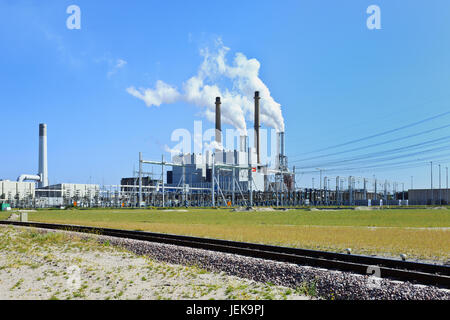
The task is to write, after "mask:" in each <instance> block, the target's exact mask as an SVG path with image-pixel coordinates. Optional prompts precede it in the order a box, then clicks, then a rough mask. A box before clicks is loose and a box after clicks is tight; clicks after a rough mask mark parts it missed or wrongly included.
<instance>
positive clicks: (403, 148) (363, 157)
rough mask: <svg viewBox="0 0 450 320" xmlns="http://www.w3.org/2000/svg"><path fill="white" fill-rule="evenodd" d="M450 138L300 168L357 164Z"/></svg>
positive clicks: (428, 150) (438, 142) (439, 142)
mask: <svg viewBox="0 0 450 320" xmlns="http://www.w3.org/2000/svg"><path fill="white" fill-rule="evenodd" d="M449 138H450V136H446V137H441V138H438V139H433V140H429V141H425V142H421V143H416V144H412V145H409V146H404V147H400V148H395V149H390V150H383V151H377V152H372V153H367V154H363V155H359V156H356V157H352V158H347V159H344V160H330V161H328V162H323V163H314V164H312V165H308V166H306V167H305V166H303V167H302V168H309V167H314V166H317V167H321V166H322V167H323V166H329V165H338V164H340V163H347V162H358V160H363V159H370V158H377V157H380V156H383V155H386V154H395V153H399V152H404V151H408V150H414V149H417V148H418V147H422V146H426V145H430V146H432V145H438V144H441V143H443V142H447V141H448V139H449ZM441 148H445V147H440V148H432V149H427V150H423V151H420V152H419V153H421V152H424V153H425V152H430V151H431V152H433V151H434V150H441ZM415 154H416V153H412V154H411V155H415ZM406 156H408V154H407V155H402V156H400V157H406ZM298 161H300V160H295V161H292V162H298ZM368 161H380V160H379V159H370V160H368Z"/></svg>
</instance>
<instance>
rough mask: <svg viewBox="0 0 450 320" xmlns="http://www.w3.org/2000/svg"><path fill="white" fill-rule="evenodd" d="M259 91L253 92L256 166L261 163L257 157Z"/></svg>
mask: <svg viewBox="0 0 450 320" xmlns="http://www.w3.org/2000/svg"><path fill="white" fill-rule="evenodd" d="M259 99H260V97H259V91H255V148H256V156H257V161H258V164H260V163H261V161H260V156H259Z"/></svg>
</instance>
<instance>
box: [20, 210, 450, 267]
mask: <svg viewBox="0 0 450 320" xmlns="http://www.w3.org/2000/svg"><path fill="white" fill-rule="evenodd" d="M29 219H30V220H31V221H40V222H53V223H62V224H78V225H89V226H99V227H108V228H117V229H128V230H143V231H152V232H160V233H173V234H184V235H193V236H200V237H209V238H221V239H230V240H237V241H247V242H256V243H268V244H275V245H283V246H293V247H299V248H308V249H321V250H330V251H338V252H342V251H343V250H345V248H348V247H350V248H352V249H353V252H354V253H357V254H379V255H385V256H398V255H399V254H400V253H406V254H407V255H408V256H409V257H410V258H418V259H427V260H428V259H430V260H440V261H447V260H449V258H450V249H449V248H450V210H435V209H411V210H408V209H395V210H389V209H388V210H376V211H354V210H339V211H305V210H291V211H287V212H283V211H275V212H231V210H230V209H222V210H214V209H213V210H211V209H189V210H188V212H165V211H163V210H130V209H123V210H120V209H92V210H39V211H38V212H36V213H31V214H29Z"/></svg>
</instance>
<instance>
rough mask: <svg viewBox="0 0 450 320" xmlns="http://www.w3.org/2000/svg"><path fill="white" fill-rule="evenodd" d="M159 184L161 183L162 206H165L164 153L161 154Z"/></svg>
mask: <svg viewBox="0 0 450 320" xmlns="http://www.w3.org/2000/svg"><path fill="white" fill-rule="evenodd" d="M161 184H162V206H163V207H164V206H165V201H164V155H162V156H161Z"/></svg>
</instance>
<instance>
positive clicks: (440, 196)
mask: <svg viewBox="0 0 450 320" xmlns="http://www.w3.org/2000/svg"><path fill="white" fill-rule="evenodd" d="M439 205H442V188H441V164H440V163H439Z"/></svg>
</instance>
